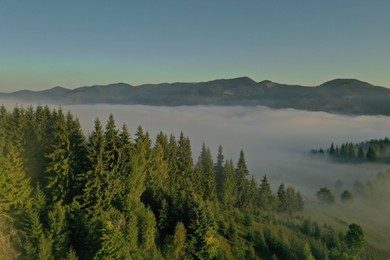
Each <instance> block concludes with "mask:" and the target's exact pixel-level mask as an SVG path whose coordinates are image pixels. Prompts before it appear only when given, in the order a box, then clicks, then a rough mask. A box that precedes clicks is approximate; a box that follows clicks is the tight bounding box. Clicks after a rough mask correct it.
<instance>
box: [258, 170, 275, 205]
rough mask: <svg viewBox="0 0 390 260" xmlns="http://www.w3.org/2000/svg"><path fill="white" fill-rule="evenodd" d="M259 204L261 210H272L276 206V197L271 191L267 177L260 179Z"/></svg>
mask: <svg viewBox="0 0 390 260" xmlns="http://www.w3.org/2000/svg"><path fill="white" fill-rule="evenodd" d="M259 203H260V206H261V207H262V208H263V209H266V210H272V209H273V208H274V207H275V206H276V197H275V195H274V193H273V191H272V188H271V184H270V182H269V180H268V178H267V175H264V177H263V178H262V179H261V183H260V189H259Z"/></svg>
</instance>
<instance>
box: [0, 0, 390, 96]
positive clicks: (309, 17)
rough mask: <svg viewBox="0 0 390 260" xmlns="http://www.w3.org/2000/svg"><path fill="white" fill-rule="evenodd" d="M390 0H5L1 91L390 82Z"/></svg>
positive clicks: (0, 52) (0, 14)
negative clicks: (219, 82)
mask: <svg viewBox="0 0 390 260" xmlns="http://www.w3.org/2000/svg"><path fill="white" fill-rule="evenodd" d="M389 12H390V3H389V2H385V1H382V2H375V3H372V2H367V1H361V0H359V1H354V2H353V4H351V3H350V2H349V1H346V2H344V1H343V2H340V1H335V0H332V1H326V2H313V1H308V0H305V1H301V2H299V3H296V2H294V3H293V2H291V3H290V2H284V3H283V4H282V3H278V2H271V1H265V2H263V1H257V2H239V3H238V2H236V1H226V0H224V1H196V2H191V3H188V2H182V1H178V0H168V1H164V2H153V3H151V2H150V1H131V2H128V1H119V2H115V3H111V2H110V3H108V2H93V4H92V3H91V2H90V1H82V2H80V1H74V0H73V1H72V0H70V1H64V2H29V1H6V2H3V3H2V4H1V8H0V23H1V24H2V25H3V26H1V27H0V38H1V39H2V42H1V44H2V48H0V55H1V57H2V59H1V61H0V68H1V69H0V92H12V91H17V90H21V89H32V90H42V89H48V88H51V87H54V86H62V87H66V88H75V87H79V86H90V85H96V84H101V85H105V84H109V83H113V82H128V83H131V84H134V85H141V84H146V83H160V82H175V81H180V82H198V81H208V80H213V79H219V78H234V77H238V76H243V75H244V76H249V77H250V78H252V79H254V80H256V81H261V80H264V79H269V80H272V81H275V82H279V83H291V84H300V85H305V86H316V85H319V84H321V83H323V82H325V81H326V80H329V79H335V78H357V79H360V80H362V81H366V82H370V83H372V84H373V85H378V86H387V87H390V78H389V73H388V68H389V67H390V59H389V53H390V52H389V46H390V36H389V33H388V26H387V25H388V24H390V16H389V15H388V13H389Z"/></svg>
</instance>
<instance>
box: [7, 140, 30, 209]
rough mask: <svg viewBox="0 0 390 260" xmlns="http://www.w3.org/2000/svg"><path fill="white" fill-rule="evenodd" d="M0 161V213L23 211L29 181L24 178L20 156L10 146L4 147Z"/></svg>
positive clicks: (28, 194) (26, 200)
mask: <svg viewBox="0 0 390 260" xmlns="http://www.w3.org/2000/svg"><path fill="white" fill-rule="evenodd" d="M4 150H5V154H4V158H3V160H1V161H0V212H2V211H4V210H6V211H8V210H12V211H20V210H22V209H24V208H25V207H26V206H27V204H28V201H29V197H30V194H31V187H30V179H29V178H26V175H25V172H24V167H23V162H22V159H21V157H20V154H19V153H18V151H17V150H15V147H14V146H13V145H12V144H8V145H7V146H6V147H5V149H4Z"/></svg>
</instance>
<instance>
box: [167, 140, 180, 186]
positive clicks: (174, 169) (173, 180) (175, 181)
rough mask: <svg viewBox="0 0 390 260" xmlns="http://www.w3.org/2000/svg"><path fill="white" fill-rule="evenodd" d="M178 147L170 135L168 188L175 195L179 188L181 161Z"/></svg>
mask: <svg viewBox="0 0 390 260" xmlns="http://www.w3.org/2000/svg"><path fill="white" fill-rule="evenodd" d="M177 152H178V147H177V143H176V139H175V136H174V135H170V137H169V143H168V153H167V161H168V175H169V177H168V187H169V189H170V191H171V193H175V192H176V191H177V190H178V188H179V177H180V175H179V161H178V156H177Z"/></svg>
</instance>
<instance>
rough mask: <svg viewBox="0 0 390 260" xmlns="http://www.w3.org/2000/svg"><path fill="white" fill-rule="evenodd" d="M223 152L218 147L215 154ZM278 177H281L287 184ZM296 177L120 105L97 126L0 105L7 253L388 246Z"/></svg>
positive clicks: (323, 251) (200, 253)
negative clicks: (129, 122)
mask: <svg viewBox="0 0 390 260" xmlns="http://www.w3.org/2000/svg"><path fill="white" fill-rule="evenodd" d="M213 158H216V160H215V161H214V159H213ZM278 185H279V184H278ZM303 208H304V199H303V198H302V196H301V194H300V192H299V191H296V190H295V189H294V188H293V187H286V186H285V185H284V184H283V183H281V184H280V186H279V188H278V190H277V192H275V191H273V190H272V188H271V184H270V183H269V180H268V178H267V176H266V175H264V176H263V178H262V179H261V180H260V181H259V183H257V180H256V179H255V178H254V177H252V176H251V175H250V173H249V171H248V168H247V165H246V161H245V154H244V152H243V151H241V152H239V156H238V159H237V161H236V162H234V161H233V160H232V159H230V158H224V154H223V149H222V147H220V148H219V150H218V153H217V156H216V157H213V155H212V153H211V151H210V149H209V148H207V146H206V145H205V144H204V145H203V146H202V149H201V153H200V155H199V157H198V159H197V160H195V161H194V160H193V154H192V150H191V142H190V140H189V138H188V137H186V136H185V135H184V134H183V133H182V134H181V135H180V136H179V137H175V136H173V135H169V136H168V135H166V134H165V133H159V134H158V135H157V136H156V137H155V138H154V139H153V140H152V138H151V137H150V135H149V134H148V132H146V131H144V130H143V129H142V127H138V129H137V131H136V132H135V133H134V134H130V133H129V131H128V128H127V126H126V125H123V126H122V127H119V128H118V127H117V126H116V124H115V120H114V118H113V116H110V117H109V120H108V121H107V122H106V123H105V124H102V123H101V122H100V121H99V119H96V120H95V126H94V129H93V131H92V132H91V133H89V134H88V136H85V135H84V134H83V131H82V129H81V126H80V124H79V122H78V120H77V118H75V117H74V116H73V115H72V114H70V113H64V112H63V111H62V110H61V109H58V110H50V109H49V108H48V107H42V106H38V107H36V108H32V107H29V108H19V107H16V108H14V109H13V111H7V109H6V108H5V107H1V109H0V222H1V223H0V258H1V259H13V258H19V259H349V257H351V259H353V258H352V257H362V258H370V257H376V256H377V255H378V254H380V252H379V253H378V251H377V250H376V249H375V248H374V247H373V246H372V245H368V244H367V243H364V234H363V230H362V229H361V227H360V226H358V225H356V224H353V223H349V224H350V225H349V228H346V229H345V230H343V232H340V231H335V230H334V229H333V228H332V227H331V226H329V225H320V224H318V223H317V222H316V221H315V220H313V219H308V218H304V217H302V215H300V214H299V212H300V211H302V210H303Z"/></svg>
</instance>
